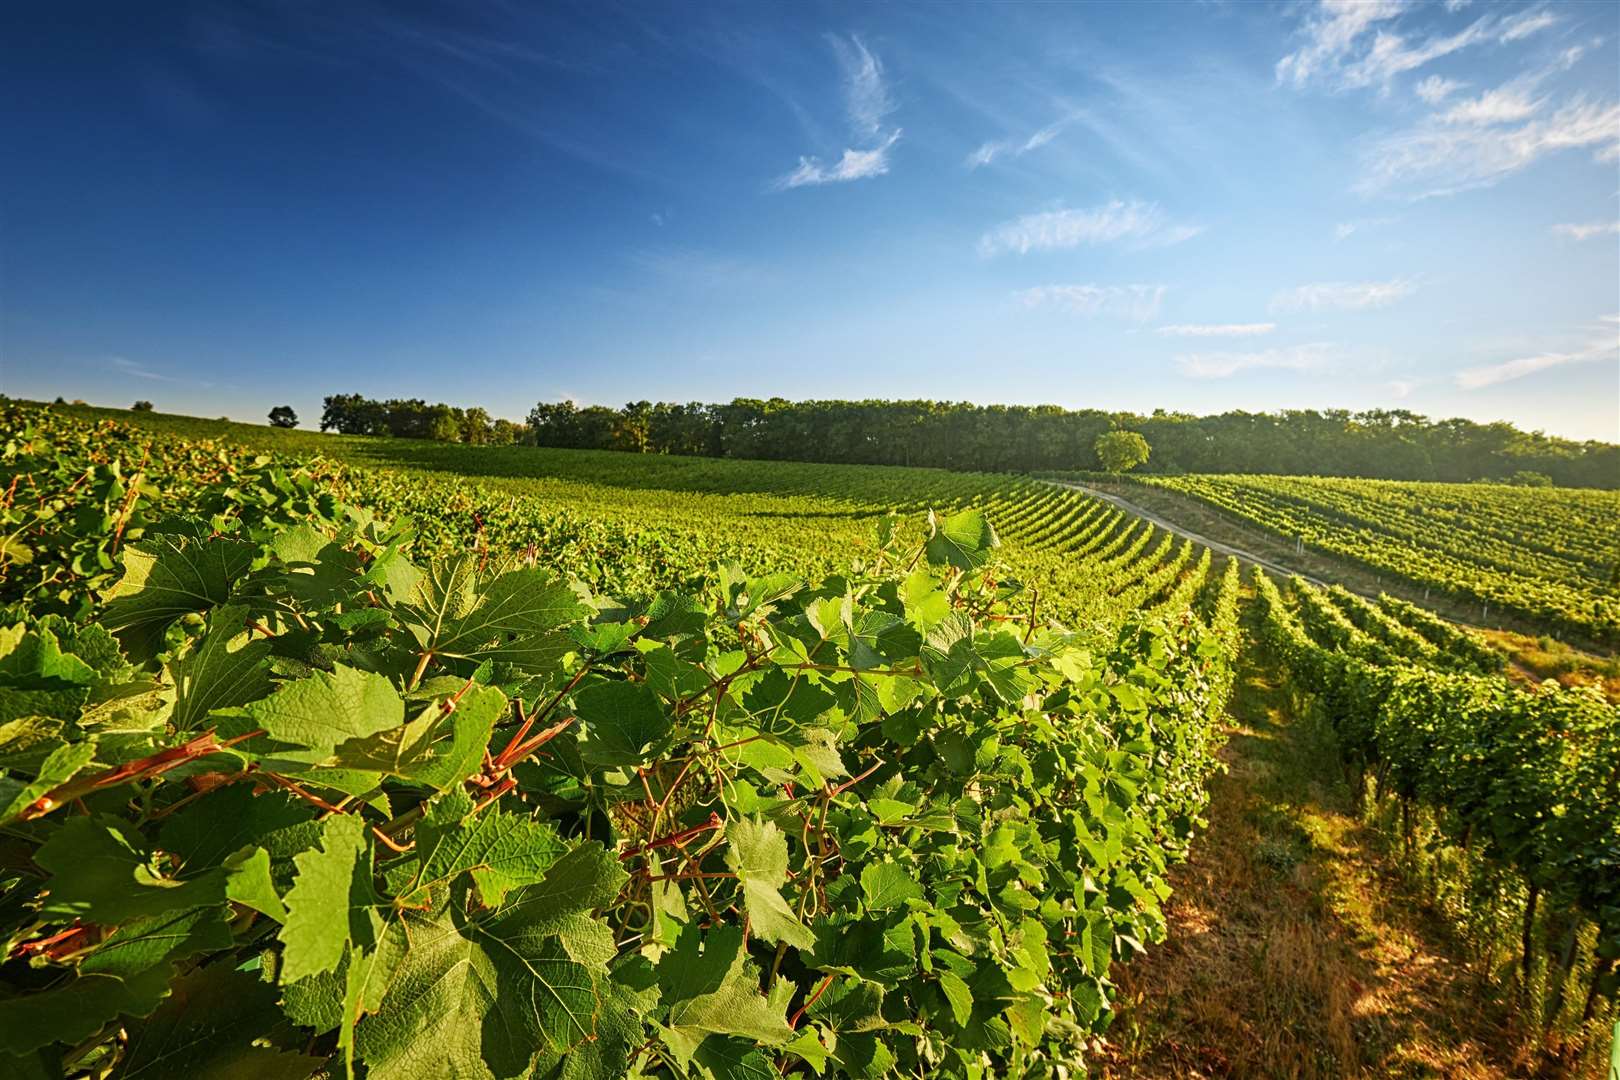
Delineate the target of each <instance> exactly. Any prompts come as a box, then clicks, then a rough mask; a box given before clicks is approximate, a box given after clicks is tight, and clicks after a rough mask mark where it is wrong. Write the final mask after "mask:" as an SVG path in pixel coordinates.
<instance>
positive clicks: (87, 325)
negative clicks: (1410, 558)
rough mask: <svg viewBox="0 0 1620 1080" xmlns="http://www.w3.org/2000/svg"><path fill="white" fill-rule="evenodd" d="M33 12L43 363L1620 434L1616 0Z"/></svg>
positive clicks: (2, 85) (10, 317) (694, 395)
mask: <svg viewBox="0 0 1620 1080" xmlns="http://www.w3.org/2000/svg"><path fill="white" fill-rule="evenodd" d="M31 8H32V10H24V9H21V8H18V9H15V10H12V11H10V12H8V14H7V15H6V16H5V23H6V25H5V26H4V28H3V33H0V40H3V44H0V50H3V52H0V60H3V62H0V92H3V94H4V96H5V100H6V101H7V102H8V103H9V104H10V107H9V108H8V109H7V110H5V112H4V115H3V116H0V131H3V132H4V136H5V145H6V147H7V148H8V152H7V161H6V164H5V166H4V168H3V169H0V215H3V218H0V390H3V391H4V392H6V393H9V394H13V395H20V396H31V397H47V398H48V397H54V396H55V395H57V394H62V395H65V396H67V397H69V398H84V399H87V400H90V401H92V402H97V403H106V404H116V405H123V404H127V403H128V402H129V401H131V400H134V399H135V398H138V397H139V398H149V399H151V400H153V401H154V402H156V403H157V404H158V407H159V408H162V409H167V410H173V411H183V412H195V413H200V414H204V415H221V414H224V415H229V416H232V417H235V418H240V419H253V420H258V419H262V417H263V414H264V412H265V411H266V410H267V409H268V408H269V407H270V406H271V405H275V404H280V403H290V404H292V405H293V406H294V407H295V408H296V409H297V410H298V411H299V413H300V414H301V415H302V416H304V418H305V422H306V424H310V423H313V422H314V421H315V420H317V419H318V416H319V411H320V399H321V398H322V397H323V396H324V395H325V394H328V393H334V392H360V393H365V394H369V395H373V396H378V397H391V396H400V397H410V396H419V397H424V398H428V399H430V400H444V401H449V402H451V403H454V404H462V405H473V404H481V405H484V406H486V407H487V408H489V409H490V410H491V411H492V412H493V413H495V414H497V415H505V416H511V417H514V418H517V417H521V416H522V415H523V414H524V413H525V412H526V411H527V409H528V407H529V405H530V404H532V403H533V402H534V401H536V400H538V399H552V400H554V399H558V398H562V397H572V398H574V399H576V400H578V401H580V402H582V403H603V404H612V405H618V404H622V403H623V402H625V401H627V400H631V399H637V398H650V399H666V400H669V399H672V400H694V399H696V400H724V399H729V398H731V397H734V396H760V397H763V396H770V395H782V396H785V397H790V398H805V397H934V398H949V399H969V400H977V401H1002V402H1023V403H1033V402H1055V403H1059V404H1063V405H1067V406H1071V407H1085V406H1095V407H1102V408H1110V409H1132V410H1138V411H1149V410H1152V409H1154V408H1156V407H1163V408H1168V409H1180V410H1188V411H1194V412H1213V411H1220V410H1225V409H1229V408H1249V409H1272V408H1282V407H1349V408H1368V407H1388V408H1408V409H1412V410H1414V411H1417V412H1422V413H1426V414H1428V415H1431V416H1468V417H1473V418H1476V419H1486V420H1489V419H1508V420H1512V421H1514V422H1515V423H1518V424H1520V425H1522V426H1525V427H1529V428H1540V429H1543V430H1546V431H1549V432H1552V433H1556V434H1563V435H1569V436H1574V437H1580V438H1603V439H1608V440H1615V439H1617V438H1620V354H1617V344H1616V343H1617V339H1620V323H1617V322H1616V318H1617V312H1620V5H1615V4H1599V3H1586V4H1530V5H1519V4H1489V3H1484V2H1474V3H1461V4H1459V3H1456V2H1450V3H1425V4H1403V3H1399V2H1394V0H1371V2H1367V3H1358V4H1345V5H1332V4H1320V5H1318V4H1315V3H1309V4H1285V5H1263V4H1220V3H1204V4H1194V3H1188V4H1179V5H1177V4H1157V5H1150V4H1136V5H1120V6H1107V5H1064V4H1030V5H1012V4H1004V5H997V6H985V7H974V6H968V5H959V4H950V5H941V4H914V5H913V4H892V5H881V6H866V5H844V4H828V5H812V4H802V5H801V4H795V5H780V4H754V3H749V4H736V5H714V4H704V5H697V4H690V5H689V4H680V5H651V4H649V5H614V4H608V3H601V2H592V3H582V4H578V5H572V6H569V5H546V6H545V7H544V8H543V9H541V8H540V6H539V5H529V4H523V3H517V2H492V3H481V4H480V3H458V4H443V5H437V6H432V5H409V6H399V5H387V6H383V5H374V6H373V5H366V4H340V5H326V4H316V3H286V4H265V5H242V6H233V5H219V4H197V5H186V4H179V3H175V4H168V5H113V4H71V3H63V4H55V5H31Z"/></svg>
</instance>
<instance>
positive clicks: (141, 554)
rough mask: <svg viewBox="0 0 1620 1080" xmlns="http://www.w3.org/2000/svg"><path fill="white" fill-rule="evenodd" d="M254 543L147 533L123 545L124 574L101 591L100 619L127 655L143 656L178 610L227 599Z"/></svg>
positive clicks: (156, 645) (155, 647)
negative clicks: (104, 597)
mask: <svg viewBox="0 0 1620 1080" xmlns="http://www.w3.org/2000/svg"><path fill="white" fill-rule="evenodd" d="M257 551H258V548H257V545H254V544H250V543H246V542H244V541H241V540H229V539H224V538H219V537H216V538H213V539H209V540H199V539H196V538H194V537H189V536H174V535H171V536H151V537H146V538H143V539H142V540H140V541H139V542H137V543H133V544H129V545H127V546H126V547H125V548H124V553H123V562H124V576H123V577H122V578H121V579H120V580H119V582H118V584H116V585H114V586H113V587H112V588H111V589H110V590H108V592H107V604H106V606H105V607H104V608H103V609H102V612H101V619H100V622H101V625H102V626H105V627H106V628H107V629H109V630H112V631H114V632H115V633H117V634H118V636H119V638H120V639H121V640H122V641H123V643H124V648H125V650H126V651H127V652H128V653H129V657H130V659H131V660H134V661H136V662H140V661H143V660H149V659H151V658H152V657H153V656H155V655H157V653H158V652H159V651H160V650H161V649H162V647H163V632H164V631H165V630H166V629H168V627H169V624H170V623H172V622H174V621H175V620H176V619H178V618H180V617H181V616H182V615H189V614H191V613H192V612H200V611H207V610H208V609H209V608H211V607H217V606H218V605H220V604H223V603H225V601H226V600H228V599H230V595H231V587H232V586H233V585H235V584H236V582H237V581H238V580H239V579H241V578H242V576H243V575H245V574H246V573H247V572H248V569H249V567H251V566H252V564H253V557H254V555H255V554H257Z"/></svg>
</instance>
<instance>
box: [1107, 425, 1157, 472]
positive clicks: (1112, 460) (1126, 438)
mask: <svg viewBox="0 0 1620 1080" xmlns="http://www.w3.org/2000/svg"><path fill="white" fill-rule="evenodd" d="M1092 448H1093V449H1094V450H1096V451H1097V460H1098V461H1100V462H1102V467H1103V468H1104V469H1105V470H1106V471H1108V472H1111V473H1122V472H1130V471H1131V470H1132V469H1134V468H1136V467H1137V466H1138V465H1140V464H1142V462H1144V461H1146V460H1147V459H1148V454H1149V453H1151V452H1152V447H1150V446H1148V441H1147V440H1146V439H1144V438H1142V436H1141V435H1140V434H1139V433H1137V432H1135V431H1105V432H1103V433H1102V434H1101V435H1099V436H1097V441H1096V442H1095V443H1093V444H1092Z"/></svg>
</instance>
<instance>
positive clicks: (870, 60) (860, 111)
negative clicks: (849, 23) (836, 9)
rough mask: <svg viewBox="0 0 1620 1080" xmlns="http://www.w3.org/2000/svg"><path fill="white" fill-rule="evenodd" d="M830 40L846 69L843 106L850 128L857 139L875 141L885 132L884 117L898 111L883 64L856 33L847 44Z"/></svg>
mask: <svg viewBox="0 0 1620 1080" xmlns="http://www.w3.org/2000/svg"><path fill="white" fill-rule="evenodd" d="M827 40H828V41H830V42H831V43H832V47H833V51H834V52H836V53H837V54H838V63H839V66H840V67H842V68H843V69H844V106H845V108H846V109H847V110H848V111H849V122H850V126H851V128H852V129H853V130H854V132H855V134H856V135H857V136H858V137H862V138H868V139H871V138H875V137H876V136H877V134H878V132H879V131H881V130H882V129H883V118H884V117H886V116H888V115H889V114H890V113H892V112H894V110H895V103H894V97H893V96H892V95H891V94H890V93H889V84H888V80H887V79H886V78H885V77H884V74H883V61H881V60H879V59H878V58H877V55H876V54H875V53H873V52H872V50H870V49H868V48H867V47H866V43H865V42H863V41H862V40H861V39H860V38H859V37H856V36H855V35H853V34H852V35H850V38H849V40H848V41H845V40H844V39H843V38H841V37H836V36H832V35H829V36H828V39H827Z"/></svg>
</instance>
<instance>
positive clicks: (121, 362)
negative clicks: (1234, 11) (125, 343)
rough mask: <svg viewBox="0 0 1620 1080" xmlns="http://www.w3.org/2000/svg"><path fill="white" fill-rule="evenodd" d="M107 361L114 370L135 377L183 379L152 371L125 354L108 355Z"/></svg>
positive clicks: (174, 380) (160, 380)
mask: <svg viewBox="0 0 1620 1080" xmlns="http://www.w3.org/2000/svg"><path fill="white" fill-rule="evenodd" d="M107 363H108V364H110V365H111V366H112V368H113V369H114V370H115V371H118V372H119V373H121V374H124V375H133V376H134V377H135V378H137V379H151V380H152V381H154V382H167V383H172V382H182V381H184V380H181V379H177V378H175V377H174V376H172V375H165V374H163V373H162V372H160V371H153V370H152V369H151V368H150V367H147V366H146V365H145V364H143V363H140V362H139V361H137V360H131V359H130V358H129V357H127V356H109V357H107ZM199 385H203V384H199Z"/></svg>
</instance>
